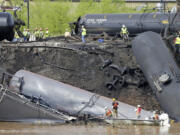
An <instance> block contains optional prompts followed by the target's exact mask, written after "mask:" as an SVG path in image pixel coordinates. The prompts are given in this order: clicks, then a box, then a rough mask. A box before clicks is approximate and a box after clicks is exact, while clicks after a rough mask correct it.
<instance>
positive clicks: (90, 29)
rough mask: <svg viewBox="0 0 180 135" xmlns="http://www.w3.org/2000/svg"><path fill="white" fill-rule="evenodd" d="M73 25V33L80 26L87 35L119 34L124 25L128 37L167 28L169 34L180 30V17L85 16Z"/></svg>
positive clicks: (78, 29)
mask: <svg viewBox="0 0 180 135" xmlns="http://www.w3.org/2000/svg"><path fill="white" fill-rule="evenodd" d="M74 24H75V33H76V34H78V33H80V31H81V26H82V25H84V26H85V27H86V30H87V33H89V34H101V33H103V32H106V33H107V34H109V35H116V34H119V32H120V31H121V27H122V25H123V24H125V25H126V27H127V28H128V31H129V33H130V35H136V34H138V33H142V32H146V31H153V32H157V33H164V31H165V29H166V28H167V27H169V30H170V32H175V31H178V30H179V29H180V17H179V16H177V15H176V14H175V13H161V12H157V13H134V14H130V13H128V14H126V13H124V14H87V15H85V16H83V17H80V18H78V20H77V22H75V23H74Z"/></svg>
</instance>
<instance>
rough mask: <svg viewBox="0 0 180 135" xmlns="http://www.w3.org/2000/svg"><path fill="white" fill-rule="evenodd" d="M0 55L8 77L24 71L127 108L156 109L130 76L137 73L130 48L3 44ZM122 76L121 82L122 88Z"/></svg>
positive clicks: (144, 87) (149, 93) (148, 92)
mask: <svg viewBox="0 0 180 135" xmlns="http://www.w3.org/2000/svg"><path fill="white" fill-rule="evenodd" d="M10 46H12V47H10ZM15 46H16V47H15ZM37 46H39V47H37ZM0 53H1V55H0V65H1V68H5V69H6V71H7V72H10V73H12V74H14V73H15V72H16V71H18V70H20V69H26V70H29V71H32V72H35V73H38V74H42V75H44V76H47V77H50V78H53V79H55V80H58V81H61V82H64V83H68V84H71V85H73V86H76V87H79V88H82V89H85V90H88V91H91V92H96V93H98V94H100V95H103V96H107V97H110V98H112V97H116V98H117V99H118V100H120V101H122V102H125V103H128V104H131V105H137V104H141V105H142V106H143V108H145V109H150V110H154V109H160V106H159V104H158V102H157V101H156V99H155V97H154V95H153V93H152V91H151V89H150V88H149V86H148V85H142V86H141V85H139V82H137V80H138V77H137V74H135V73H134V72H135V71H138V70H134V69H137V68H138V65H137V63H136V61H135V58H134V56H133V54H132V50H131V48H127V47H126V46H123V45H121V44H119V43H118V44H115V43H113V44H112V42H109V43H101V44H99V43H95V42H94V43H88V44H86V45H82V44H81V43H75V42H69V43H64V42H63V41H58V42H57V41H49V42H33V43H21V44H20V45H19V46H17V45H16V44H3V47H2V48H1V51H0ZM112 65H113V66H112ZM114 67H116V68H114ZM117 68H119V69H121V71H118V70H117ZM120 72H121V73H120ZM122 76H123V79H124V80H125V83H124V82H123V85H122ZM117 77H120V80H118V81H117V82H116V83H115V82H114V83H115V84H114V86H115V88H113V87H111V88H110V87H109V89H111V90H108V88H107V87H106V86H108V85H107V84H108V83H110V84H112V83H113V81H114V80H115V79H117Z"/></svg>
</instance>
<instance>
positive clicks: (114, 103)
mask: <svg viewBox="0 0 180 135" xmlns="http://www.w3.org/2000/svg"><path fill="white" fill-rule="evenodd" d="M118 105H119V103H118V102H116V101H115V102H113V109H117V108H118Z"/></svg>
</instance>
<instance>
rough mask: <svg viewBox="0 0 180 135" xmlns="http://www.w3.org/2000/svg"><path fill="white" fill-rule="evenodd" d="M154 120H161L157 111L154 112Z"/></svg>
mask: <svg viewBox="0 0 180 135" xmlns="http://www.w3.org/2000/svg"><path fill="white" fill-rule="evenodd" d="M153 120H159V115H158V113H157V111H154V112H153Z"/></svg>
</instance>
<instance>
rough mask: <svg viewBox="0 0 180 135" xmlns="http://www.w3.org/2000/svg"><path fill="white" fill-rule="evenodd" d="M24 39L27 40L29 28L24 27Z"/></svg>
mask: <svg viewBox="0 0 180 135" xmlns="http://www.w3.org/2000/svg"><path fill="white" fill-rule="evenodd" d="M23 36H24V41H27V30H26V29H25V28H24V31H23Z"/></svg>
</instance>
